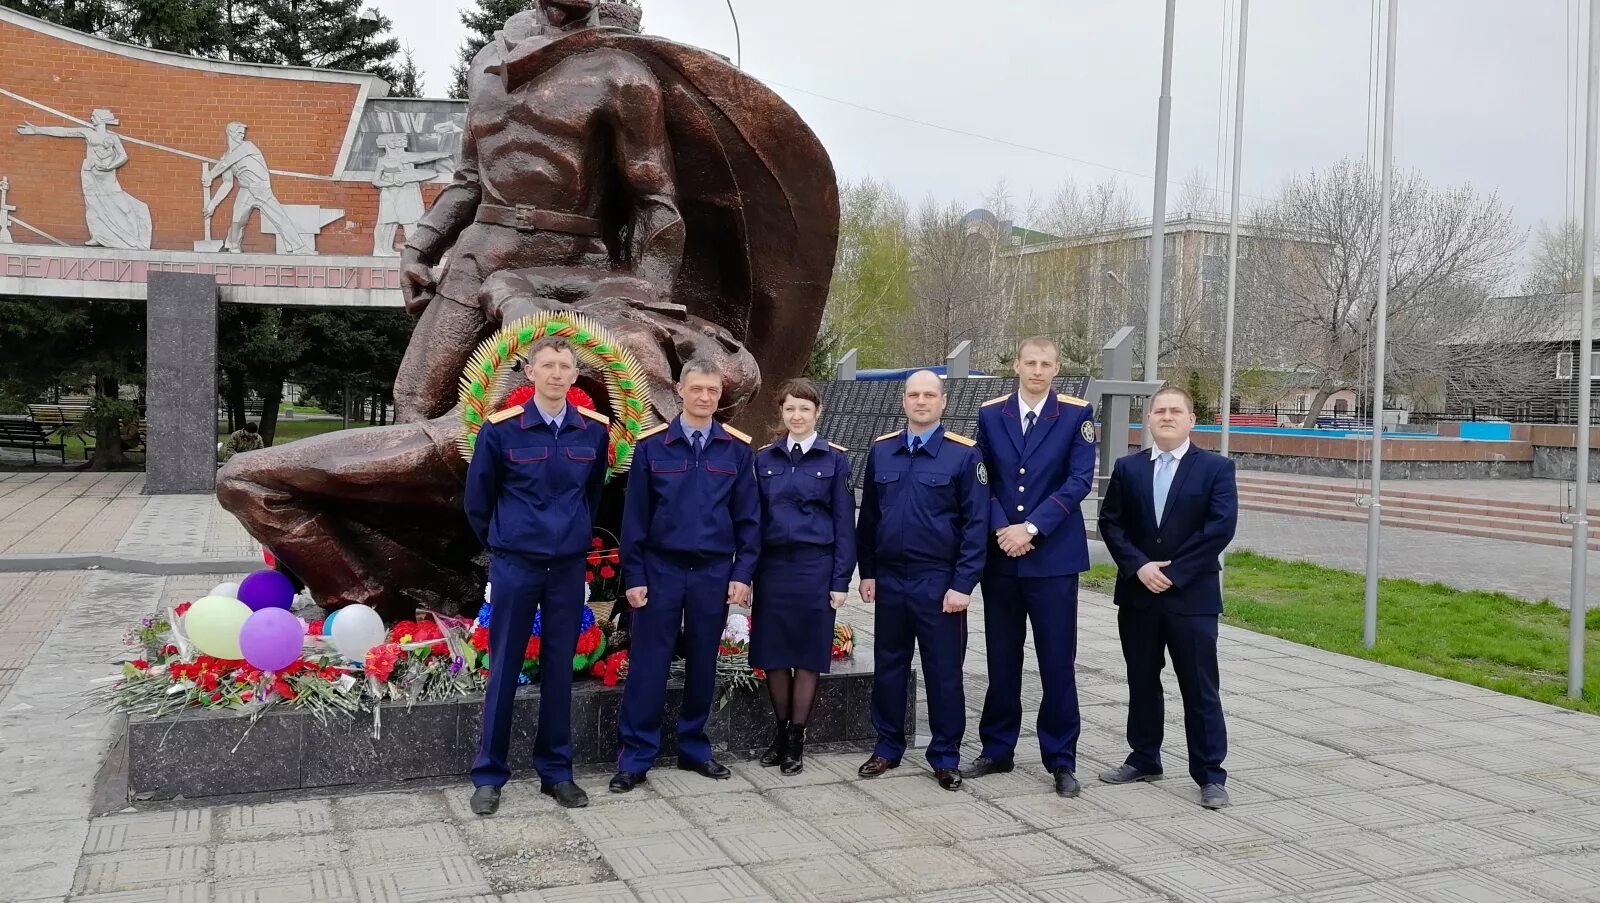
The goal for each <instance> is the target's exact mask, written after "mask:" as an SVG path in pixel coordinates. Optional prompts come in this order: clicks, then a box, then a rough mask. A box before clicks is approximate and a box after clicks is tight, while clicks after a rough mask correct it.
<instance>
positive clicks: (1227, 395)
mask: <svg viewBox="0 0 1600 903" xmlns="http://www.w3.org/2000/svg"><path fill="white" fill-rule="evenodd" d="M1249 38H1250V0H1239V72H1238V74H1237V75H1235V76H1234V80H1235V81H1236V82H1237V84H1236V85H1234V101H1233V201H1232V203H1231V205H1230V207H1229V212H1228V306H1227V311H1226V313H1225V315H1224V316H1223V327H1222V330H1223V332H1222V456H1223V457H1224V458H1226V457H1227V456H1228V434H1229V432H1230V425H1229V421H1230V420H1232V419H1233V418H1232V416H1231V415H1232V414H1233V312H1234V299H1235V297H1236V296H1237V294H1238V289H1239V174H1240V172H1242V171H1243V169H1244V165H1243V164H1244V55H1245V47H1246V45H1247V44H1248V43H1249Z"/></svg>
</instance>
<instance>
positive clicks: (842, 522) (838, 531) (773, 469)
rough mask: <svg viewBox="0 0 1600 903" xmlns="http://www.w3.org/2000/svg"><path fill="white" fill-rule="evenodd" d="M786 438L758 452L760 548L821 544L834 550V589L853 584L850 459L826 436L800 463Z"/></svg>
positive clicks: (853, 517) (853, 502)
mask: <svg viewBox="0 0 1600 903" xmlns="http://www.w3.org/2000/svg"><path fill="white" fill-rule="evenodd" d="M787 441H788V440H786V439H780V440H779V441H777V442H774V443H773V444H771V445H769V446H767V447H766V448H764V449H762V450H761V451H760V452H757V453H756V485H757V486H759V487H760V490H761V547H762V548H763V549H778V548H785V547H793V546H821V547H825V548H831V549H833V578H832V583H831V584H830V585H829V590H830V591H831V592H835V593H842V592H844V591H845V590H847V589H849V588H850V576H851V575H852V574H854V573H855V569H856V495H855V493H854V492H852V491H851V490H850V459H849V458H848V457H846V456H845V453H844V452H845V450H844V449H842V448H840V447H839V446H836V445H830V444H829V443H828V442H827V441H826V440H825V439H823V438H822V437H821V436H818V437H817V438H816V439H815V440H813V441H812V443H811V451H809V452H806V453H805V455H804V456H803V457H801V459H800V466H799V467H795V466H794V465H793V464H792V463H791V462H790V461H789V452H788V451H786V450H785V449H784V443H785V442H787Z"/></svg>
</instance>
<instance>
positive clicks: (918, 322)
mask: <svg viewBox="0 0 1600 903" xmlns="http://www.w3.org/2000/svg"><path fill="white" fill-rule="evenodd" d="M1003 191H1004V189H1003V186H1002V187H1001V188H999V189H997V190H996V192H995V194H994V195H992V196H991V197H990V198H989V205H990V208H989V209H983V210H975V211H971V212H968V211H965V210H963V207H962V205H961V204H958V203H954V202H952V203H947V204H940V203H938V202H936V201H933V200H931V199H930V200H928V201H925V202H923V204H922V206H921V207H919V208H918V209H917V212H916V214H915V215H914V216H913V217H912V220H911V233H910V234H911V294H912V298H913V304H912V309H911V313H910V316H908V317H907V318H906V319H905V321H904V324H903V325H904V328H905V341H904V343H903V349H904V351H905V352H906V353H908V354H909V355H910V356H912V357H913V358H915V359H919V360H924V361H942V360H943V359H944V356H945V354H947V353H948V352H949V351H950V349H952V348H954V347H955V346H956V345H957V344H959V343H961V342H962V341H965V340H971V341H972V343H973V361H974V362H975V363H976V364H977V365H978V366H981V367H993V366H996V365H998V364H1000V363H1002V362H1003V361H1004V360H1005V359H1006V356H1007V355H1008V354H1009V353H1010V346H1011V343H1012V340H1013V336H1012V335H1011V332H1010V330H1009V329H1008V328H1007V324H1008V323H1009V322H1010V319H1011V312H1012V308H1013V306H1014V303H1015V298H1016V283H1017V280H1016V270H1017V265H1018V259H1017V256H1016V255H1015V254H1014V253H1013V254H1007V253H1003V252H1005V251H1006V250H1007V249H1009V248H1010V246H1011V222H1010V218H1009V203H1008V201H1007V199H1006V198H1005V196H1004V194H1003Z"/></svg>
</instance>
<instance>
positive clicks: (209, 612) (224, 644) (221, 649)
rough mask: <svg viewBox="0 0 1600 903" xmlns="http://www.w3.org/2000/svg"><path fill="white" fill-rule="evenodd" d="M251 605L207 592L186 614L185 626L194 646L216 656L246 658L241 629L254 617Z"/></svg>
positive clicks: (184, 628) (184, 618) (185, 630)
mask: <svg viewBox="0 0 1600 903" xmlns="http://www.w3.org/2000/svg"><path fill="white" fill-rule="evenodd" d="M250 614H251V612H250V606H248V605H246V604H244V603H243V602H240V601H239V600H238V599H229V598H226V597H224V596H206V597H205V598H204V599H201V600H199V601H198V602H196V603H194V604H193V605H191V606H189V611H188V612H187V613H185V614H184V616H183V630H184V632H185V633H187V634H188V635H189V641H190V642H191V643H194V647H195V648H196V649H199V650H200V651H201V652H203V653H205V654H206V655H209V656H213V657H215V658H226V659H242V658H244V650H242V649H240V648H239V632H240V631H241V630H243V629H244V622H245V621H247V620H249V619H250Z"/></svg>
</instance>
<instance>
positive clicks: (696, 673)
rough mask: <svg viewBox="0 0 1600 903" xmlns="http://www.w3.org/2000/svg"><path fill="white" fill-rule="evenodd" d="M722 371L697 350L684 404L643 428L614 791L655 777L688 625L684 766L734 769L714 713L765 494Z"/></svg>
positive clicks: (629, 554)
mask: <svg viewBox="0 0 1600 903" xmlns="http://www.w3.org/2000/svg"><path fill="white" fill-rule="evenodd" d="M722 382H723V379H722V373H721V371H720V370H719V369H718V368H717V366H716V365H715V364H713V363H711V362H710V361H705V360H692V361H690V362H688V363H687V364H684V365H683V371H682V372H681V373H680V374H679V376H678V396H679V398H681V399H682V400H683V414H682V415H681V416H679V417H677V418H674V419H673V420H672V422H671V423H668V424H665V425H662V426H658V427H656V428H655V429H653V430H650V431H647V432H645V433H644V434H642V435H641V436H640V437H639V444H638V447H637V448H636V449H635V450H634V457H633V465H632V468H631V471H630V473H629V476H628V495H627V500H626V502H625V504H624V507H623V516H622V576H623V579H624V580H625V581H626V585H627V587H628V590H627V597H628V604H629V605H631V606H632V607H633V640H632V642H633V645H632V647H631V651H630V653H629V656H628V682H627V683H626V684H624V685H623V689H622V712H621V714H620V715H619V717H618V733H619V735H620V737H621V745H622V752H621V755H620V756H619V757H618V762H617V774H616V776H615V777H613V778H612V779H611V792H612V793H627V792H628V791H630V790H632V789H633V788H634V787H636V786H638V785H639V784H641V783H643V782H644V781H645V778H646V775H647V774H648V773H649V771H650V767H651V766H652V765H654V764H655V760H656V751H657V749H659V747H660V745H661V713H662V708H663V706H664V704H665V701H666V692H667V672H668V670H669V669H670V668H671V665H672V654H673V650H674V649H675V648H676V646H677V642H678V632H679V629H680V628H681V629H682V631H683V633H684V641H685V642H684V677H683V706H682V708H681V709H680V710H679V712H678V767H679V768H681V769H683V770H685V771H693V772H695V773H697V774H700V775H704V776H705V777H708V778H715V779H719V780H720V779H725V778H727V777H728V776H729V772H728V768H727V766H725V765H723V764H722V763H720V762H718V761H717V760H716V759H714V758H712V757H711V741H710V739H709V738H708V737H707V736H706V721H707V720H708V719H709V718H710V717H711V703H712V698H713V697H714V696H715V694H716V686H717V670H716V669H717V649H718V648H719V646H720V645H721V641H722V628H723V625H724V624H726V623H727V620H728V606H730V605H743V606H748V605H749V604H750V581H751V578H752V577H753V576H754V575H755V570H756V558H757V555H758V553H759V551H760V548H761V513H760V512H761V503H760V497H759V496H758V495H757V491H756V478H755V469H754V466H753V462H752V452H751V450H750V437H749V436H746V435H745V434H744V433H741V432H739V431H738V430H735V429H732V428H730V427H726V426H723V425H722V424H720V423H717V422H716V421H715V420H713V419H712V415H713V414H715V413H716V411H717V405H718V403H719V401H720V400H721V398H722Z"/></svg>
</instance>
